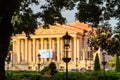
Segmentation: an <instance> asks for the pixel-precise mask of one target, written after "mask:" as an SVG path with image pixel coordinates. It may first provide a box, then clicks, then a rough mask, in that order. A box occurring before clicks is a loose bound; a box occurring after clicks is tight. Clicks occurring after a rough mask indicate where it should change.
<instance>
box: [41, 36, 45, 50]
mask: <svg viewBox="0 0 120 80" xmlns="http://www.w3.org/2000/svg"><path fill="white" fill-rule="evenodd" d="M43 47H44V46H43V38H41V49H43Z"/></svg>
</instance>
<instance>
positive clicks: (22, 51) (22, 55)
mask: <svg viewBox="0 0 120 80" xmlns="http://www.w3.org/2000/svg"><path fill="white" fill-rule="evenodd" d="M21 61H22V63H23V62H24V40H23V39H21Z"/></svg>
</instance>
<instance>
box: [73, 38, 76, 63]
mask: <svg viewBox="0 0 120 80" xmlns="http://www.w3.org/2000/svg"><path fill="white" fill-rule="evenodd" d="M73 39H74V40H73V41H74V61H76V54H77V47H76V46H77V39H76V37H74V38H73Z"/></svg>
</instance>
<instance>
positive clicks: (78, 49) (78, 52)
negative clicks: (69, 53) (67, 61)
mask: <svg viewBox="0 0 120 80" xmlns="http://www.w3.org/2000/svg"><path fill="white" fill-rule="evenodd" d="M76 56H77V58H78V60H79V56H80V45H79V39H77V55H76Z"/></svg>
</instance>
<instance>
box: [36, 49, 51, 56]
mask: <svg viewBox="0 0 120 80" xmlns="http://www.w3.org/2000/svg"><path fill="white" fill-rule="evenodd" d="M38 54H40V58H52V56H53V51H52V49H45V50H39V52H38Z"/></svg>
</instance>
